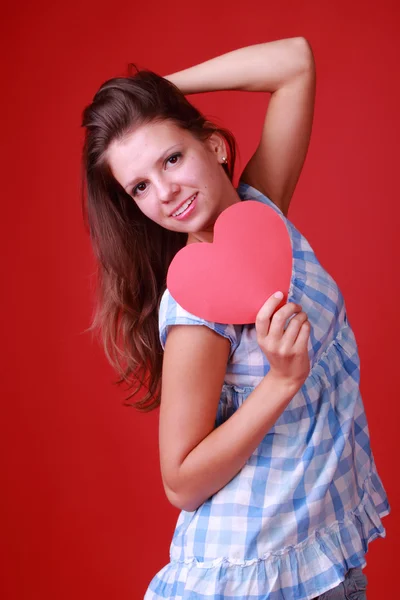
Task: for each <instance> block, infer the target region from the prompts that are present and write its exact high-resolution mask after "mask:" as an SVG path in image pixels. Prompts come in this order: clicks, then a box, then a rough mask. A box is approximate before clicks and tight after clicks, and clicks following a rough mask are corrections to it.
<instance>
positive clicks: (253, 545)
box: [145, 183, 390, 600]
mask: <svg viewBox="0 0 400 600" xmlns="http://www.w3.org/2000/svg"><path fill="white" fill-rule="evenodd" d="M238 193H239V196H240V197H241V198H242V199H243V200H246V199H253V200H258V201H260V202H263V203H265V204H267V205H268V206H270V207H271V208H273V209H274V210H275V211H277V213H278V214H279V215H280V216H281V218H282V219H283V220H284V223H285V224H286V227H287V230H288V233H289V236H290V239H291V242H292V248H293V269H292V277H291V283H290V289H289V297H288V301H291V302H296V303H299V304H301V305H302V307H303V310H304V311H305V312H306V313H307V315H308V319H309V322H310V325H311V333H310V342H309V356H310V361H311V371H310V374H309V376H308V378H307V380H306V381H305V383H304V385H303V386H302V388H301V389H300V390H299V392H298V393H297V394H296V395H295V396H294V398H293V399H292V401H291V402H290V403H289V404H288V406H287V408H286V409H285V410H284V412H283V413H282V414H281V416H280V417H279V418H278V420H277V421H276V423H275V425H274V426H273V427H272V428H271V429H270V430H269V431H268V433H267V434H266V436H265V437H264V439H263V440H262V442H261V444H260V445H259V446H258V448H257V449H256V450H255V451H254V452H253V454H252V455H251V456H250V458H249V459H248V460H247V462H246V464H245V466H244V467H243V468H242V469H241V471H240V472H239V473H238V474H237V475H236V476H235V477H234V478H233V479H232V480H231V481H230V482H229V483H228V484H227V485H225V486H224V487H223V488H222V489H221V490H219V491H218V492H217V493H215V494H214V495H213V496H212V497H211V498H209V499H208V500H206V501H205V502H204V503H203V504H202V505H201V506H199V508H198V509H197V510H195V511H193V512H187V511H181V512H180V514H179V518H178V521H177V524H176V529H175V532H174V536H173V539H172V543H171V547H170V562H169V563H168V564H167V565H166V566H165V567H164V568H163V569H161V571H159V573H157V574H156V575H155V576H154V578H153V579H152V581H151V582H150V584H149V587H148V589H147V591H146V594H145V600H161V598H164V599H165V598H168V599H172V598H175V599H176V600H189V599H190V600H211V599H214V600H233V599H235V600H238V599H246V600H309V599H312V598H315V597H316V596H318V595H320V594H322V593H323V592H325V591H327V590H329V589H331V588H333V587H335V586H337V585H338V584H339V583H340V582H341V581H343V579H344V577H345V573H346V572H347V571H348V569H350V568H352V567H364V566H365V564H366V560H365V553H366V551H367V546H368V543H369V542H370V541H371V540H373V539H374V538H376V537H378V536H381V537H384V536H385V535H386V532H385V529H384V527H383V526H382V523H381V517H383V516H384V515H387V514H388V513H389V510H390V507H389V504H388V501H387V497H386V493H385V490H384V488H383V486H382V482H381V480H380V478H379V475H378V473H377V471H376V467H375V462H374V458H373V454H372V451H371V448H370V441H369V433H368V425H367V420H366V417H365V412H364V407H363V403H362V399H361V396H360V391H359V376H360V371H359V356H358V351H357V344H356V341H355V338H354V334H353V331H352V329H351V327H350V325H349V322H348V319H347V316H346V310H345V305H344V301H343V296H342V294H341V292H340V290H339V288H338V286H337V285H336V283H335V282H334V281H333V279H332V277H330V275H328V273H327V272H326V271H325V270H324V269H323V267H322V266H321V265H320V263H319V262H318V260H317V258H316V256H315V254H314V251H313V250H312V248H311V246H310V244H309V243H308V242H307V240H306V239H305V238H304V237H303V236H302V235H301V234H300V233H299V232H298V231H297V229H296V228H295V227H294V226H293V224H292V223H290V221H289V220H288V219H287V218H286V217H285V216H284V215H283V213H282V212H281V211H280V209H279V208H278V207H277V206H276V205H275V204H274V203H273V202H272V201H271V200H270V199H269V198H267V197H266V196H264V195H262V194H260V193H259V192H258V191H257V190H255V189H254V188H253V187H251V186H249V185H247V184H244V183H241V184H240V185H239V188H238ZM175 324H189V325H205V326H207V327H210V328H211V329H213V330H214V331H216V332H217V333H219V334H220V335H223V336H225V337H226V338H228V339H229V340H230V343H231V352H230V357H229V363H228V365H227V370H226V376H225V383H224V386H223V388H222V391H221V398H220V401H219V405H218V410H217V415H216V420H215V426H216V427H218V426H219V425H220V424H221V423H223V422H224V421H226V420H227V419H228V418H229V417H230V416H231V415H232V414H233V413H234V412H235V410H237V408H238V407H239V406H240V405H241V404H242V402H244V401H245V400H246V398H247V397H248V395H249V394H250V393H251V392H252V390H253V389H254V388H255V387H256V386H257V385H258V384H259V382H260V381H261V379H262V378H263V377H264V376H265V375H266V373H268V370H269V365H268V361H267V359H266V357H265V355H264V354H263V352H262V351H261V349H260V348H259V346H258V344H257V340H256V331H255V326H254V325H244V326H233V325H222V324H218V323H211V322H208V321H204V320H203V319H200V318H198V317H196V316H194V315H192V314H190V313H188V312H187V311H185V310H184V309H183V308H182V307H181V306H179V305H178V304H177V303H176V302H175V300H174V299H173V298H172V296H171V295H170V293H169V292H168V290H167V291H166V292H165V294H164V296H163V298H162V302H161V306H160V314H159V325H160V339H161V342H162V345H163V346H164V344H165V341H166V338H167V335H168V328H169V327H170V326H171V325H175Z"/></svg>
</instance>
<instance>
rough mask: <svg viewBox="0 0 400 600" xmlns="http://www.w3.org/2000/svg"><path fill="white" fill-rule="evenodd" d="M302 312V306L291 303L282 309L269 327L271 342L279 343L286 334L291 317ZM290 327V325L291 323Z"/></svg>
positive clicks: (275, 315)
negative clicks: (286, 326)
mask: <svg viewBox="0 0 400 600" xmlns="http://www.w3.org/2000/svg"><path fill="white" fill-rule="evenodd" d="M300 312H301V306H300V304H295V303H294V302H289V303H288V304H285V306H283V307H282V308H280V309H279V310H278V311H277V312H276V313H275V314H274V316H273V318H272V320H271V324H270V327H269V333H268V335H269V337H270V339H271V341H273V342H274V341H276V342H277V341H279V340H280V339H281V338H282V336H283V334H284V333H285V324H286V322H287V320H288V319H290V317H292V316H293V315H295V314H296V313H300ZM289 325H290V323H289Z"/></svg>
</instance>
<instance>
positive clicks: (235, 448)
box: [160, 299, 309, 511]
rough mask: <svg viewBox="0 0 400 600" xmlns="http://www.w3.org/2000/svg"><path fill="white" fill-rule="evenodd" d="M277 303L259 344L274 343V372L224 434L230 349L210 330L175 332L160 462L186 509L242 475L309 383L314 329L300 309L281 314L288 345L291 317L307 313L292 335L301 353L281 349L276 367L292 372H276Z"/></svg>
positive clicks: (168, 355)
mask: <svg viewBox="0 0 400 600" xmlns="http://www.w3.org/2000/svg"><path fill="white" fill-rule="evenodd" d="M276 302H277V301H276V300H275V301H274V300H272V301H271V299H270V300H269V305H268V306H267V308H268V311H269V312H268V314H267V315H266V317H265V316H264V318H263V319H264V320H263V319H261V321H260V324H259V332H260V336H261V337H260V341H259V343H260V344H263V343H264V342H263V340H267V339H268V338H269V343H272V345H271V346H270V348H271V352H272V353H271V354H270V359H271V370H270V372H269V373H268V374H267V375H266V376H265V377H264V379H263V380H262V381H261V383H260V384H259V385H258V386H257V387H256V388H255V390H254V391H253V392H252V393H251V394H250V395H249V397H248V398H247V399H246V401H245V402H244V403H243V404H242V406H241V407H240V408H239V409H238V410H237V411H236V412H235V413H234V414H233V415H232V416H231V417H230V418H229V419H228V420H227V421H226V422H225V423H223V424H222V425H220V426H219V427H218V428H217V429H214V422H215V416H216V411H217V406H218V401H219V397H220V392H221V387H222V384H223V380H224V375H225V370H226V362H227V359H228V354H229V341H228V340H227V339H225V338H223V337H221V336H219V335H218V334H216V333H215V332H213V331H211V330H210V329H208V328H206V327H201V326H198V327H197V326H196V327H193V326H189V325H188V326H181V325H178V326H174V327H172V328H171V331H170V333H169V335H168V338H167V343H166V347H165V354H164V365H163V389H162V399H161V407H160V461H161V473H162V478H163V483H164V487H165V491H166V494H167V497H168V499H169V500H170V502H171V503H172V504H173V505H174V506H177V507H178V508H181V509H184V510H187V511H192V510H195V509H196V508H198V506H199V505H200V504H201V503H202V502H204V501H205V500H207V499H208V498H209V497H210V496H212V495H213V494H215V493H216V492H217V491H219V490H220V489H221V488H222V487H224V485H226V484H227V483H228V482H229V481H230V480H231V479H232V478H233V477H235V475H237V473H238V472H239V471H240V470H241V469H242V468H243V466H244V465H245V463H246V461H247V460H248V458H249V457H250V456H251V454H252V453H253V452H254V450H255V449H256V448H257V446H258V445H259V444H260V442H261V441H262V439H263V438H264V436H265V435H266V434H267V432H268V430H269V429H270V428H271V426H272V425H273V424H274V423H275V421H276V420H277V418H278V417H279V415H280V414H281V413H282V412H283V410H284V409H285V408H286V406H287V404H288V403H289V402H290V400H291V399H292V398H293V396H294V395H295V393H296V392H297V390H298V389H299V387H301V385H302V383H303V381H304V378H305V377H304V375H305V376H306V373H307V372H308V371H307V363H308V356H307V357H306V350H307V343H306V342H307V335H308V329H304V328H303V327H302V326H303V324H304V323H305V320H306V315H305V314H304V313H301V312H299V311H300V310H301V307H299V306H298V305H296V304H293V303H289V304H287V305H285V306H284V307H283V308H282V309H280V311H278V312H277V313H276V315H277V317H276V319H275V322H274V326H275V333H276V330H277V331H278V337H279V336H280V338H281V337H282V332H281V329H282V326H283V324H284V323H285V321H286V320H287V318H288V315H293V314H294V313H295V312H297V313H299V314H298V315H297V317H295V318H293V319H292V320H291V322H290V325H289V327H288V329H287V331H289V334H290V333H292V334H293V331H294V332H295V334H296V332H297V333H298V332H299V330H301V331H300V334H299V338H298V342H297V343H298V348H297V347H296V350H297V354H295V353H294V352H293V353H292V354H291V355H290V358H288V356H289V354H288V352H289V349H290V352H292V351H293V346H292V345H291V344H290V342H289V343H287V348H288V349H287V350H286V349H285V348H284V347H283V346H282V345H280V346H279V352H283V350H284V352H283V353H282V355H281V356H278V355H276V356H278V358H277V359H276V360H277V362H276V365H277V364H278V363H279V365H280V366H281V365H282V364H285V370H282V368H280V367H279V368H274V369H273V368H272V365H273V364H274V358H273V355H274V353H275V352H277V348H278V347H277V346H276V347H275V346H273V342H274V340H273V339H272V341H271V337H272V338H273V337H274V336H273V334H274V331H273V325H272V323H271V329H270V332H269V334H268V335H266V332H267V330H268V323H269V318H270V312H271V307H272V308H276ZM264 311H265V309H264ZM260 312H261V311H260ZM296 319H297V321H296ZM266 322H267V326H265V323H266ZM263 327H264V328H265V331H264V332H263ZM296 328H297V329H296ZM279 332H280V333H279ZM288 337H289V336H288ZM288 337H287V338H286V342H287V340H288ZM300 349H301V352H300V354H299V351H300ZM300 355H301V357H302V358H301V361H302V362H301V364H300V363H299V362H298V360H299V356H300ZM293 361H294V362H293ZM296 361H297V362H296ZM295 363H296V364H295ZM299 367H300V368H299ZM308 370H309V366H308Z"/></svg>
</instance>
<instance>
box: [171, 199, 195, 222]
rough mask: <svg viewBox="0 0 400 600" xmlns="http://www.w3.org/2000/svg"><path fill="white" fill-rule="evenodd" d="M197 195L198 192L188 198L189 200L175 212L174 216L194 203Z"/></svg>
mask: <svg viewBox="0 0 400 600" xmlns="http://www.w3.org/2000/svg"><path fill="white" fill-rule="evenodd" d="M195 196H196V194H193V196H192V197H191V198H189V200H187V202H185V204H183V205H182V206H181V207H180V209H179V210H177V211H176V212H174V214H173V215H172V216H173V217H179V215H180V214H182V213H183V212H184V211H185V210H186V209H187V208H188V207H189V206H190V205H191V204H192V202H193V200H194V197H195Z"/></svg>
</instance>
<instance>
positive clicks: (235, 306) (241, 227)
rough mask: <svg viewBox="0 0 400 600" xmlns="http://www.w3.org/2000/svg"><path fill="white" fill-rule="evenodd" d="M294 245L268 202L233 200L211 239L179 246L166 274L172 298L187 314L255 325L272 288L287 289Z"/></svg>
mask: <svg viewBox="0 0 400 600" xmlns="http://www.w3.org/2000/svg"><path fill="white" fill-rule="evenodd" d="M291 276H292V244H291V240H290V236H289V233H288V231H287V228H286V225H285V223H284V221H283V219H282V218H281V217H280V216H279V214H278V213H277V212H276V211H275V210H274V209H273V208H271V207H270V206H267V205H265V204H262V203H260V202H258V201H256V200H246V201H244V202H237V203H236V204H233V205H232V206H229V207H228V208H227V209H226V210H224V211H223V212H222V213H221V214H220V216H219V217H218V219H217V220H216V222H215V225H214V241H213V243H211V244H210V243H206V242H202V243H195V244H189V245H188V246H185V247H184V248H182V249H181V250H180V251H179V252H178V253H177V254H176V255H175V257H174V258H173V260H172V262H171V264H170V267H169V269H168V274H167V287H168V289H169V291H170V293H171V295H172V297H173V298H174V299H175V300H176V301H177V302H178V304H180V305H181V306H182V307H183V308H184V309H185V310H187V311H188V312H190V313H192V314H194V315H196V316H198V317H200V318H202V319H205V320H207V321H212V322H215V323H228V324H232V325H235V324H237V325H239V324H240V325H246V324H250V323H255V320H256V316H257V313H258V311H259V310H260V308H261V306H262V305H263V304H264V303H265V301H266V300H267V299H268V298H269V297H270V296H271V295H272V294H273V293H274V292H276V291H278V290H280V291H282V292H283V293H284V298H283V300H282V302H281V304H280V305H279V306H282V305H283V304H284V303H285V302H286V299H287V295H288V293H289V287H290V281H291Z"/></svg>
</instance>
